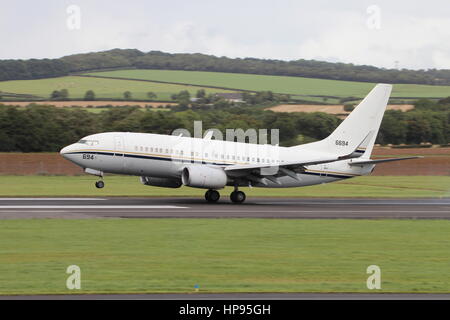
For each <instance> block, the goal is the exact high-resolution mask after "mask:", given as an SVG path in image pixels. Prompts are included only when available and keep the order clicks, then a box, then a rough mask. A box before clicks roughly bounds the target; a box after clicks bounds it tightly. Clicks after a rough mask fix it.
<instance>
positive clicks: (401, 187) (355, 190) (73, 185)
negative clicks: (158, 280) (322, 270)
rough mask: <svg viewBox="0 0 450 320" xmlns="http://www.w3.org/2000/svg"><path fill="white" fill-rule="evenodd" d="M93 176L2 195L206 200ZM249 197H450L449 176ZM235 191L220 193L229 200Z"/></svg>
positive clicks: (195, 192)
mask: <svg viewBox="0 0 450 320" xmlns="http://www.w3.org/2000/svg"><path fill="white" fill-rule="evenodd" d="M96 180H97V178H95V177H92V176H87V175H86V176H0V196H5V197H8V196H19V197H27V196H100V197H101V196H126V197H128V196H130V197H131V196H144V197H146V196H149V197H156V196H168V197H181V196H189V197H191V196H192V197H203V194H204V192H205V190H202V189H194V188H188V187H182V188H180V189H167V188H158V187H149V186H144V185H142V184H141V183H140V182H139V178H138V177H130V176H107V177H106V178H105V182H106V186H105V188H104V189H101V190H99V189H96V188H95V186H94V182H95V181H96ZM242 190H244V191H245V192H246V193H247V197H248V198H251V197H368V198H372V197H386V198H419V197H449V196H450V177H439V176H408V177H406V176H403V177H401V176H396V177H389V176H373V177H372V176H368V177H358V178H353V179H348V180H343V181H341V182H336V183H329V184H323V185H316V186H310V187H301V188H287V189H263V188H242ZM231 191H232V188H226V189H225V190H222V191H221V194H222V197H223V201H228V196H229V194H230V193H231Z"/></svg>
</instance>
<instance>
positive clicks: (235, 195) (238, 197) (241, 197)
mask: <svg viewBox="0 0 450 320" xmlns="http://www.w3.org/2000/svg"><path fill="white" fill-rule="evenodd" d="M230 199H231V201H232V202H234V203H242V202H244V201H245V199H246V196H245V193H244V192H242V191H233V192H232V193H231V194H230Z"/></svg>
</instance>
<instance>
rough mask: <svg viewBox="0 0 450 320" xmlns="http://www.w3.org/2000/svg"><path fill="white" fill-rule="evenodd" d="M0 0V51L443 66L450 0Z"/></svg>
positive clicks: (11, 55)
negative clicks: (116, 51) (123, 51)
mask: <svg viewBox="0 0 450 320" xmlns="http://www.w3.org/2000/svg"><path fill="white" fill-rule="evenodd" d="M0 4H1V5H0V39H2V45H1V47H0V59H23V58H58V57H61V56H65V55H69V54H74V53H83V52H92V51H100V50H108V49H113V48H137V49H139V50H142V51H150V50H161V51H165V52H171V53H176V52H189V53H192V52H200V53H206V54H213V55H217V56H228V57H257V58H272V59H283V60H294V59H316V60H325V61H331V62H335V61H339V62H350V63H355V64H369V65H375V66H379V67H385V68H394V67H400V68H410V69H429V68H439V69H450V2H449V0H428V1H423V0H420V1H419V0H408V1H405V0H395V1H393V0H389V1H384V0H376V1H366V0H339V1H325V0H312V1H303V0H271V1H268V0H227V1H223V0H221V1H216V0H163V1H153V0H128V1H112V0H108V1H107V0H72V1H66V0H41V1H29V0H26V1H25V0H15V1H5V0H0ZM73 6H75V7H73ZM77 8H79V11H80V14H79V15H78V9H77ZM78 21H79V22H80V23H79V24H78Z"/></svg>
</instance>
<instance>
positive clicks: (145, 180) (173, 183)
mask: <svg viewBox="0 0 450 320" xmlns="http://www.w3.org/2000/svg"><path fill="white" fill-rule="evenodd" d="M141 183H142V184H145V185H146V186H154V187H163V188H179V187H181V181H180V179H168V178H156V177H141Z"/></svg>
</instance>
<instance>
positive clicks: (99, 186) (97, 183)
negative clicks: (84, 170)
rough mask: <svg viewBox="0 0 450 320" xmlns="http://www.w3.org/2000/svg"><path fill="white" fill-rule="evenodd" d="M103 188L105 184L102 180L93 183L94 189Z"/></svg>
mask: <svg viewBox="0 0 450 320" xmlns="http://www.w3.org/2000/svg"><path fill="white" fill-rule="evenodd" d="M104 186H105V183H104V182H103V180H100V181H97V182H96V183H95V187H96V188H98V189H101V188H103V187H104Z"/></svg>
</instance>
